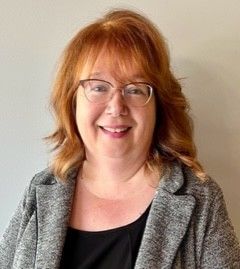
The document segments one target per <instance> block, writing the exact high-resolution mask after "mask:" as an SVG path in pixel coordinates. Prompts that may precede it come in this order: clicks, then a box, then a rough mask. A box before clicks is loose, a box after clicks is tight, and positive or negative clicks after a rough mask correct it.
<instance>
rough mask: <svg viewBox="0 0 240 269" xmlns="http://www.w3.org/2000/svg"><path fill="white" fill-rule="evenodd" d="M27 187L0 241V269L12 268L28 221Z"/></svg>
mask: <svg viewBox="0 0 240 269" xmlns="http://www.w3.org/2000/svg"><path fill="white" fill-rule="evenodd" d="M29 188H30V186H29V187H27V188H26V189H25V191H24V194H23V197H22V199H21V200H20V202H19V204H18V206H17V209H16V210H15V212H14V214H13V217H12V219H11V220H10V223H9V225H8V227H7V229H6V230H5V232H4V234H3V236H2V238H1V240H0V268H1V269H10V268H13V262H14V258H15V254H16V250H17V246H18V243H19V241H20V239H21V235H22V233H23V232H24V229H25V228H26V224H27V222H28V220H29V213H30V212H29V210H26V207H27V206H26V204H27V199H28V192H29Z"/></svg>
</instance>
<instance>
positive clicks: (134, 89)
mask: <svg viewBox="0 0 240 269" xmlns="http://www.w3.org/2000/svg"><path fill="white" fill-rule="evenodd" d="M125 90H126V94H129V95H147V92H148V89H147V87H146V86H145V85H143V84H141V85H128V86H127V88H126V89H125Z"/></svg>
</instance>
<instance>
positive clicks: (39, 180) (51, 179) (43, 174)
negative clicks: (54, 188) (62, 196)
mask: <svg viewBox="0 0 240 269" xmlns="http://www.w3.org/2000/svg"><path fill="white" fill-rule="evenodd" d="M57 182H59V180H58V179H57V177H55V175H54V174H53V172H52V171H51V169H50V168H49V167H47V168H45V169H44V170H42V171H40V172H38V173H36V174H35V175H34V176H33V178H32V180H31V181H30V186H32V187H34V186H38V185H52V184H55V183H57Z"/></svg>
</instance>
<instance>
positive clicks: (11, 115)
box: [0, 0, 240, 238]
mask: <svg viewBox="0 0 240 269" xmlns="http://www.w3.org/2000/svg"><path fill="white" fill-rule="evenodd" d="M96 2H97V3H96ZM113 6H115V7H116V6H119V7H131V8H135V9H138V10H141V11H143V12H144V13H145V14H147V15H148V16H149V17H150V18H151V19H152V20H153V21H154V22H155V23H156V24H157V25H158V26H159V28H160V29H161V30H162V32H163V34H164V35H165V37H166V39H167V41H168V44H169V47H170V51H171V55H172V66H173V69H174V70H175V72H176V74H177V75H178V76H179V77H185V80H184V81H183V85H184V92H185V93H186V95H187V96H188V98H189V100H190V102H191V104H192V115H193V117H194V120H195V126H196V128H195V130H196V132H195V136H196V142H197V145H198V147H199V156H200V159H201V161H202V162H203V164H204V165H205V167H206V170H207V171H208V172H209V174H210V175H212V176H213V177H214V178H215V179H216V180H217V181H218V182H219V184H220V185H221V186H222V188H223V191H224V194H225V198H226V202H227V206H228V209H229V213H230V216H231V218H232V221H233V224H234V226H235V229H236V231H237V234H238V236H239V238H240V213H239V211H240V210H239V209H240V194H239V190H240V165H239V159H240V105H239V104H240V89H239V85H240V76H239V71H240V68H239V63H240V34H239V25H240V16H239V14H240V1H238V0H230V1H223V0H212V1H206V0H201V1H194V0H181V1H178V0H175V1H173V0H168V1H166V0H162V1H153V0H145V1H143V0H142V1H141V0H137V1H133V0H128V1H121V2H117V1H110V0H109V1H106V0H101V1H95V0H94V1H93V0H88V1H80V0H78V1H77V0H72V1H66V0H58V1H56V0H45V1H35V0H31V1H30V0H29V1H26V0H23V1H2V0H1V9H0V17H1V20H0V29H1V35H0V48H1V50H0V73H1V75H0V85H1V88H0V96H1V98H0V115H1V121H0V141H1V150H0V168H1V178H0V183H1V189H0V214H1V216H0V233H1V232H2V231H3V229H4V227H5V226H6V224H7V222H8V220H9V218H10V216H11V214H12V211H13V210H14V208H15V207H16V204H17V202H18V200H19V199H20V196H21V193H22V191H23V189H24V186H25V185H26V183H27V182H28V181H29V180H30V178H31V177H32V175H33V174H34V173H35V172H37V171H39V170H41V169H43V168H44V167H45V166H46V164H47V160H48V157H47V156H48V155H47V151H46V148H45V147H44V145H43V143H42V141H41V140H40V139H41V137H43V136H45V135H46V134H47V133H48V131H49V130H50V129H51V125H52V122H51V118H50V116H49V113H48V111H47V98H48V95H49V88H50V85H51V81H52V78H53V70H54V67H55V63H56V61H57V57H58V56H59V54H60V51H61V50H62V49H63V47H64V46H65V44H66V42H67V41H68V40H69V38H70V37H71V36H72V35H73V34H74V33H75V32H76V30H77V29H78V28H79V27H81V26H82V25H84V24H85V23H87V22H88V21H89V20H90V19H94V18H96V17H97V16H99V14H101V13H103V11H105V10H106V9H107V8H108V7H113Z"/></svg>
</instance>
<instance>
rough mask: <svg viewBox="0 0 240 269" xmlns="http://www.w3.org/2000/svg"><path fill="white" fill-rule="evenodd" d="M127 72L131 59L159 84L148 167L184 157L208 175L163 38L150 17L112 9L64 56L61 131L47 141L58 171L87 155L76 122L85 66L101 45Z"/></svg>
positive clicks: (57, 93)
mask: <svg viewBox="0 0 240 269" xmlns="http://www.w3.org/2000/svg"><path fill="white" fill-rule="evenodd" d="M103 47H105V48H107V53H108V54H109V55H110V56H111V58H110V59H114V65H116V64H117V66H118V68H119V69H120V70H121V73H124V74H126V75H127V66H128V64H129V62H131V63H133V64H134V66H135V67H136V68H137V69H138V71H140V72H141V74H142V76H144V78H145V79H146V80H147V81H148V82H149V83H151V85H153V87H154V95H155V100H156V126H155V130H154V134H153V140H152V144H151V147H150V149H149V154H148V158H147V160H146V167H147V168H148V169H150V170H151V169H154V168H156V167H159V166H161V165H162V164H163V163H165V164H169V163H171V162H172V161H176V160H178V161H181V162H183V163H184V164H185V165H187V166H188V167H190V168H191V169H192V170H193V171H194V173H195V174H196V175H197V176H198V177H199V178H201V179H204V178H205V177H206V174H205V173H204V171H203V169H202V167H201V165H200V163H199V162H198V160H197V158H196V147H195V144H194V142H193V127H192V121H191V118H190V116H189V114H188V111H189V105H188V102H187V100H186V98H185V96H184V95H183V93H182V90H181V85H180V83H179V81H178V80H177V79H176V78H175V77H174V75H173V73H172V71H171V68H170V63H169V55H168V49H167V46H166V43H165V40H164V38H163V36H162V35H161V34H160V32H159V31H158V29H157V28H156V27H155V26H154V25H153V23H152V22H150V21H149V20H148V19H147V18H146V17H144V16H142V15H141V14H138V13H136V12H133V11H130V10H112V11H110V12H108V13H107V14H106V15H105V16H104V17H103V18H101V19H99V20H97V21H95V22H94V23H92V24H90V25H88V26H86V27H85V28H83V29H82V30H80V31H79V32H78V33H77V35H76V36H75V37H74V38H73V39H72V40H71V41H70V43H69V45H68V46H67V47H66V49H65V51H64V53H63V55H62V58H61V60H60V64H59V68H58V72H57V76H56V79H55V84H54V86H53V91H52V95H51V102H50V105H51V107H52V109H53V112H54V114H55V119H56V129H55V131H54V132H53V133H52V134H51V135H49V136H48V137H47V138H46V139H47V140H48V141H50V142H51V143H53V145H54V148H53V151H54V153H55V154H54V157H53V159H52V162H51V164H50V167H51V168H52V171H53V173H54V174H55V175H56V176H57V177H59V178H60V179H61V180H65V179H66V178H67V176H68V173H69V172H70V171H72V170H73V169H79V168H80V167H81V165H82V164H83V161H84V159H85V150H84V144H83V141H82V139H81V137H80V134H79V132H78V128H77V125H76V120H75V110H76V106H75V101H76V100H75V97H76V91H77V88H78V85H79V77H80V74H81V70H82V68H83V67H84V65H85V64H86V63H87V62H89V61H90V62H91V63H92V65H93V64H94V62H95V61H96V59H97V57H98V55H99V54H100V52H101V51H102V48H103Z"/></svg>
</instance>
